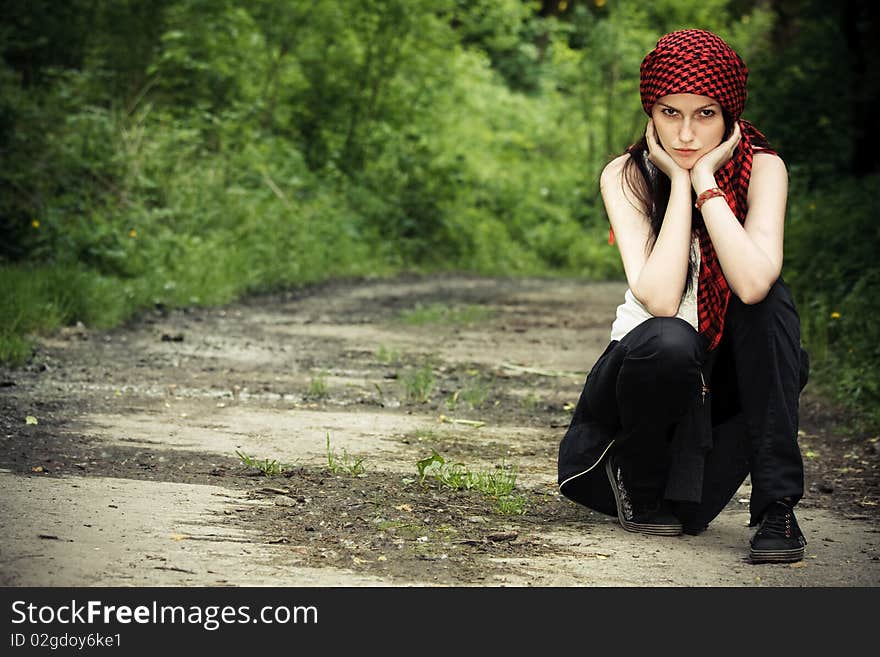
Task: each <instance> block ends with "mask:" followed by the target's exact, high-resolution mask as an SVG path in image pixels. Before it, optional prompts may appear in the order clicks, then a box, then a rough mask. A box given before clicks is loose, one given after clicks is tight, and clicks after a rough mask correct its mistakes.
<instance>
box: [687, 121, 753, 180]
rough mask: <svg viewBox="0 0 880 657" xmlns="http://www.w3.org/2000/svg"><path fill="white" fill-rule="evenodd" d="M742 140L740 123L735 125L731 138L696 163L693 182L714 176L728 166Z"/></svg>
mask: <svg viewBox="0 0 880 657" xmlns="http://www.w3.org/2000/svg"><path fill="white" fill-rule="evenodd" d="M740 139H742V133H741V132H740V129H739V121H737V122H736V123H734V125H733V131H732V132H731V133H730V137H728V138H727V139H726V140H724V141H722V142H721V143H720V144H718V145H717V146H716V147H715V148H713V149H712V150H711V151H709V152H708V153H706V154H705V155H703V156H702V157H701V158H700V159H699V160H697V161H696V163H695V164H694V166H693V168H692V169H691V180H697V179H699V178H700V177H705V176H707V175H709V176H714V175H715V172H716V171H718V169H720V168H721V167H723V166H724V165H725V164H727V162H728V161H730V159H731V158H732V157H733V154H734V153H735V152H736V147H737V146H738V145H739V142H740Z"/></svg>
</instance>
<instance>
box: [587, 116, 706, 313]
mask: <svg viewBox="0 0 880 657" xmlns="http://www.w3.org/2000/svg"><path fill="white" fill-rule="evenodd" d="M646 136H647V137H648V146H649V149H650V153H651V160H652V161H653V162H654V163H655V164H656V165H657V166H658V167H660V169H661V170H663V171H664V172H667V171H668V173H667V175H669V178H670V181H671V183H672V188H671V192H670V195H669V204H668V205H667V208H666V214H665V215H664V218H663V225H662V227H661V228H660V234H659V235H658V236H657V240H656V241H655V242H654V246H653V248H652V249H651V250H650V251H649V250H648V243H649V241H650V236H651V228H650V223H649V221H648V216H647V213H646V212H645V209H644V208H642V207H641V206H640V204H639V202H638V200H636V199H635V197H634V196H633V195H632V192H631V191H630V190H629V188H628V186H627V184H626V182H625V181H624V180H623V168H624V164H625V163H626V160H627V159H628V158H629V157H630V156H629V155H623V156H621V157H618V158H617V159H615V160H612V161H611V162H610V163H609V164H608V166H606V167H605V170H604V171H603V172H602V177H601V180H600V185H601V190H602V199H603V200H604V202H605V210H606V212H607V213H608V218H609V219H610V220H611V227H612V229H613V230H614V236H615V239H616V241H617V248H618V249H619V250H620V257H621V259H622V261H623V268H624V271H625V272H626V280H627V283H628V284H629V287H630V289H631V290H632V293H633V294H634V295H635V297H636V298H637V299H638V300H639V301H640V302H641V303H642V304H643V305H644V306H645V308H647V310H648V312H649V313H651V314H652V315H654V316H656V317H673V316H675V314H676V313H677V312H678V307H679V305H680V304H681V296H682V292H683V291H684V288H685V281H686V278H687V268H688V260H689V258H690V245H691V181H690V177H689V175H688V172H687V170H685V169H681V168H680V167H678V166H677V165H676V164H675V163H674V162H672V159H671V158H670V157H669V156H668V155H667V154H666V153H665V152H664V151H663V150H662V149H661V148H660V147H659V145H657V142H656V137H655V135H654V131H653V124H652V123H651V122H650V121H649V123H648V130H647V131H646Z"/></svg>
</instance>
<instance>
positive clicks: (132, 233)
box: [128, 228, 138, 238]
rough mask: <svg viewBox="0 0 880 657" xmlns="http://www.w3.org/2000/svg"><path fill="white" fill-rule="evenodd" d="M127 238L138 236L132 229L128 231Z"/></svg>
mask: <svg viewBox="0 0 880 657" xmlns="http://www.w3.org/2000/svg"><path fill="white" fill-rule="evenodd" d="M128 236H129V237H131V238H135V237H137V236H138V232H137V231H136V230H135V229H134V228H132V229H131V230H130V231H128Z"/></svg>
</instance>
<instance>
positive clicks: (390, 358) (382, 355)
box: [376, 345, 401, 365]
mask: <svg viewBox="0 0 880 657" xmlns="http://www.w3.org/2000/svg"><path fill="white" fill-rule="evenodd" d="M400 359H401V353H400V352H399V351H398V350H397V349H389V348H387V347H385V345H381V346H380V347H379V350H378V351H377V352H376V360H378V361H379V362H380V363H382V364H383V365H396V364H398V363H400Z"/></svg>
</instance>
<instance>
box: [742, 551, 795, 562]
mask: <svg viewBox="0 0 880 657" xmlns="http://www.w3.org/2000/svg"><path fill="white" fill-rule="evenodd" d="M803 558H804V548H802V547H801V548H793V549H791V550H772V551H771V550H762V551H759V552H756V551H755V550H749V559H750V560H751V562H752V563H794V562H796V561H801V560H802V559H803Z"/></svg>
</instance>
